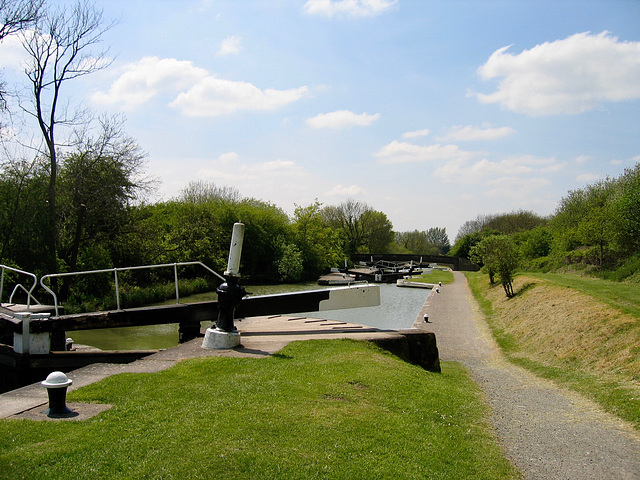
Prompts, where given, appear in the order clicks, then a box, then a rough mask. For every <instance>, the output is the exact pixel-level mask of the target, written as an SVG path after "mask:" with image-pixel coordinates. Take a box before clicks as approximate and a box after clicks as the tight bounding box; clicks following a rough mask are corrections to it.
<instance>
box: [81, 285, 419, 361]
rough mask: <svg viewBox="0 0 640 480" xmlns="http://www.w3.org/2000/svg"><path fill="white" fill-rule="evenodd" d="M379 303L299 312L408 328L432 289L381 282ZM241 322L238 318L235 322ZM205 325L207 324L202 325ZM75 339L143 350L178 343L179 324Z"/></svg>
mask: <svg viewBox="0 0 640 480" xmlns="http://www.w3.org/2000/svg"><path fill="white" fill-rule="evenodd" d="M379 286H380V305H379V306H377V307H362V308H349V309H345V310H329V311H325V312H301V313H300V314H299V315H300V316H307V317H313V318H324V319H327V320H341V321H344V322H349V323H357V324H361V325H367V326H370V327H375V328H381V329H392V330H397V329H402V328H410V327H411V326H412V325H413V322H414V321H415V320H416V318H417V317H418V314H419V313H420V309H421V308H422V305H423V304H424V302H425V301H426V299H427V296H428V295H429V292H431V290H428V289H423V288H400V287H397V286H396V285H395V284H380V285H379ZM319 288H320V287H319V286H318V285H317V284H316V283H306V284H296V285H275V286H274V285H269V286H248V287H246V290H247V291H248V292H250V293H251V294H253V295H268V294H274V293H285V292H292V291H301V290H317V289H319ZM216 298H217V295H216V294H215V292H211V293H206V294H201V295H194V296H192V297H185V298H182V299H181V303H189V302H199V301H206V300H215V299H216ZM238 324H239V325H241V322H238ZM203 326H206V327H208V326H209V325H204V324H203ZM68 336H70V337H72V338H73V341H74V343H76V344H82V345H91V346H94V347H97V348H100V349H102V350H145V349H158V348H170V347H174V346H176V345H177V344H178V325H177V324H168V325H152V326H147V327H125V328H112V329H100V330H84V331H78V332H69V333H68Z"/></svg>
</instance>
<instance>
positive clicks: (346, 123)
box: [307, 110, 380, 128]
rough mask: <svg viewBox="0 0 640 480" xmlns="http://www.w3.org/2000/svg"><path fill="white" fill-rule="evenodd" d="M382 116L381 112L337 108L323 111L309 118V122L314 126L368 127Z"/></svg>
mask: <svg viewBox="0 0 640 480" xmlns="http://www.w3.org/2000/svg"><path fill="white" fill-rule="evenodd" d="M379 118H380V114H379V113H376V114H374V115H369V114H367V113H361V114H357V113H353V112H351V111H349V110H337V111H335V112H330V113H321V114H319V115H316V116H315V117H313V118H309V119H307V124H309V125H310V126H312V127H313V128H345V127H351V126H354V125H355V126H359V127H367V126H369V125H371V124H372V123H373V122H375V121H376V120H378V119H379Z"/></svg>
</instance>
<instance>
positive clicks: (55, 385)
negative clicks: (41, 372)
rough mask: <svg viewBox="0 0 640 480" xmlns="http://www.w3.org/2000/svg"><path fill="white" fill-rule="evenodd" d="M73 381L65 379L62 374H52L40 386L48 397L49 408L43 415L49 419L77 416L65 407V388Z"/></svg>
mask: <svg viewBox="0 0 640 480" xmlns="http://www.w3.org/2000/svg"><path fill="white" fill-rule="evenodd" d="M72 383H73V380H71V379H69V378H67V376H66V375H65V374H64V373H62V372H52V373H50V374H49V375H48V376H47V379H46V380H44V381H43V382H41V383H40V384H41V385H42V386H43V387H46V389H47V393H48V395H49V408H47V409H46V410H45V411H44V412H43V413H45V414H46V415H47V416H48V417H50V418H68V417H75V416H77V415H78V414H77V413H76V412H74V411H72V410H71V409H69V408H68V407H67V403H66V401H67V387H68V386H69V385H71V384H72Z"/></svg>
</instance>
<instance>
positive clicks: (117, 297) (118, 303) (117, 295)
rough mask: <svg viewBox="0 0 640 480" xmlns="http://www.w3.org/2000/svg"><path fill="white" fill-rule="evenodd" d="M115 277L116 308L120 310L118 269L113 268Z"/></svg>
mask: <svg viewBox="0 0 640 480" xmlns="http://www.w3.org/2000/svg"><path fill="white" fill-rule="evenodd" d="M113 278H114V280H115V284H116V310H120V289H119V288H118V269H117V268H114V269H113Z"/></svg>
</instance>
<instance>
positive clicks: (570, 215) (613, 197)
mask: <svg viewBox="0 0 640 480" xmlns="http://www.w3.org/2000/svg"><path fill="white" fill-rule="evenodd" d="M450 253H451V255H454V256H461V257H465V258H468V259H470V260H472V261H474V262H476V263H478V264H480V265H482V266H483V268H484V270H485V271H486V272H487V273H488V274H489V277H490V281H491V282H494V280H496V279H500V280H501V283H502V284H503V286H504V288H505V292H506V294H507V296H512V295H513V293H514V292H513V287H512V285H511V280H512V278H513V274H514V273H515V271H516V270H517V269H519V268H520V269H530V270H538V271H549V270H570V271H576V270H580V271H582V272H586V273H588V274H593V275H596V276H600V277H603V278H607V279H611V280H617V281H629V282H639V281H640V274H639V272H640V163H637V164H636V165H635V166H634V167H632V168H627V169H626V170H625V171H624V173H623V174H622V175H620V176H619V177H616V178H606V179H603V180H599V181H597V182H595V183H592V184H588V185H586V186H585V187H583V188H580V189H576V190H571V191H569V192H568V193H567V195H565V196H564V197H563V198H562V199H561V200H560V202H559V203H558V206H557V208H556V210H555V212H554V213H553V214H552V215H550V216H548V217H541V216H539V215H537V214H535V213H533V212H529V211H522V210H520V211H516V212H511V213H506V214H496V215H478V216H477V217H476V218H475V219H473V220H469V221H467V222H465V223H464V224H463V225H462V227H461V228H460V231H459V232H458V236H457V237H456V241H455V244H454V246H453V247H452V248H451V251H450Z"/></svg>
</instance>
